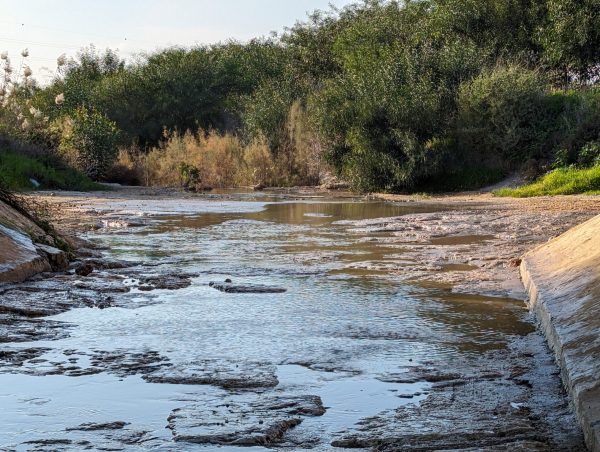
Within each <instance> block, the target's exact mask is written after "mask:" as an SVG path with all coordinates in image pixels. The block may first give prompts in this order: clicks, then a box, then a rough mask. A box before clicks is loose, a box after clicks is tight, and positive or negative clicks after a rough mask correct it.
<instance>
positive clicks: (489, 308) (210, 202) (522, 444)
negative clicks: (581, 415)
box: [0, 191, 593, 451]
mask: <svg viewBox="0 0 600 452" xmlns="http://www.w3.org/2000/svg"><path fill="white" fill-rule="evenodd" d="M170 196H171V195H168V196H166V195H161V196H158V197H156V196H153V195H152V194H147V193H146V194H141V195H140V196H137V195H136V194H135V191H126V192H116V193H107V194H103V195H101V196H99V197H97V198H96V197H89V196H83V195H78V194H72V195H68V196H65V197H63V196H62V195H59V196H53V197H49V201H50V202H51V203H52V205H54V206H56V208H57V209H59V211H60V221H61V225H62V227H65V228H68V229H70V230H76V231H80V233H85V234H86V238H89V239H91V240H93V241H94V243H95V244H96V246H97V249H96V250H94V252H93V253H91V254H93V255H88V256H82V257H81V259H80V261H79V262H77V263H73V264H71V266H70V268H69V269H68V270H67V271H65V272H63V273H60V274H55V275H52V276H51V275H49V274H48V275H41V276H39V277H38V278H34V279H31V280H28V281H27V282H25V283H21V284H13V285H8V286H3V287H2V292H1V294H0V300H1V301H2V303H1V304H2V306H5V308H4V310H5V311H6V315H7V317H6V319H4V320H6V321H2V322H0V337H2V339H0V340H1V341H3V342H4V343H3V344H2V347H0V383H1V384H2V385H3V387H13V388H15V389H14V390H13V392H14V393H15V395H11V394H8V393H7V394H4V393H1V392H0V397H2V398H3V400H5V401H6V403H5V404H4V405H5V410H4V411H5V412H6V416H5V417H2V414H0V421H1V422H4V425H5V426H4V427H0V438H2V439H3V440H4V442H2V443H0V446H5V447H8V446H10V447H17V446H19V445H22V444H24V443H25V442H35V447H37V448H39V449H40V450H51V449H52V448H53V447H54V448H56V447H58V446H57V445H60V447H62V448H64V449H66V450H77V449H78V448H81V447H83V446H85V447H88V448H91V449H94V448H96V449H99V448H113V449H127V447H130V446H131V445H136V446H138V447H146V448H152V447H155V448H182V449H185V450H203V449H202V448H203V447H209V448H210V447H214V445H227V446H240V445H244V446H251V445H252V446H255V447H259V449H257V450H267V449H265V448H264V447H267V448H270V449H271V450H272V449H279V448H283V447H288V448H292V449H310V448H313V449H314V450H339V449H341V448H360V449H363V450H436V449H437V450H444V449H458V450H477V449H479V450H481V449H486V450H506V449H511V450H515V449H524V450H531V449H535V450H548V451H550V450H583V448H584V446H583V437H582V434H581V430H580V429H579V427H578V425H577V422H576V419H575V417H574V415H573V411H572V409H571V407H570V406H569V403H568V398H567V397H566V394H565V393H564V391H563V390H562V386H561V381H560V378H559V374H558V369H557V367H556V366H555V364H554V361H553V356H552V354H551V352H550V351H549V350H548V349H547V347H546V345H545V341H544V338H543V337H542V336H541V335H540V334H538V333H537V332H536V330H535V323H534V319H533V318H532V317H531V316H530V315H529V313H528V312H527V310H526V309H524V304H523V301H524V300H525V297H526V294H525V293H524V291H523V288H522V286H520V285H519V279H518V277H519V275H518V265H519V263H520V262H519V261H518V260H519V256H521V255H522V253H523V252H524V251H525V250H527V249H529V248H531V247H532V246H535V245H536V244H539V243H542V242H544V241H546V240H548V238H550V237H552V236H554V235H557V234H560V233H562V232H563V231H564V230H566V229H568V228H569V227H570V226H571V225H575V224H577V223H579V222H581V221H584V220H586V219H587V218H589V216H590V215H592V214H593V212H592V210H593V209H590V208H589V206H588V208H586V209H583V208H579V207H577V206H573V207H572V208H567V206H566V205H565V206H563V207H560V208H558V207H553V208H548V209H543V205H540V206H538V208H535V209H530V208H521V207H519V204H508V203H507V204H504V203H500V204H494V203H493V202H488V201H487V200H483V201H482V202H479V201H478V200H477V199H474V200H471V201H469V202H465V203H463V202H457V203H455V204H454V205H452V203H446V202H445V200H435V199H429V200H426V201H424V202H419V203H416V202H402V203H397V204H393V203H392V204H386V203H378V202H369V201H365V200H364V199H358V198H340V199H335V198H328V197H323V196H324V195H323V194H320V193H308V192H307V193H301V194H283V195H282V194H281V193H264V194H246V195H239V196H237V197H236V196H235V195H230V194H224V195H211V197H209V198H204V197H189V198H185V199H184V200H183V201H182V200H180V199H177V198H172V197H170ZM229 279H230V280H231V281H232V283H225V284H233V286H235V287H238V284H239V285H240V286H239V287H242V288H248V287H250V288H253V289H255V288H257V287H258V288H265V287H267V288H280V290H271V291H262V290H260V291H258V292H260V293H256V292H257V291H252V290H250V291H248V290H244V291H241V292H242V293H236V291H223V292H221V291H219V290H215V288H214V287H211V286H210V283H211V282H215V281H219V282H220V281H228V280H229ZM213 286H214V284H213ZM227 287H229V286H227ZM283 289H285V290H283ZM47 294H52V297H51V298H50V297H48V296H47ZM30 384H31V385H32V388H30V389H27V388H29V386H28V385H30ZM11 385H12V386H11ZM90 387H92V388H95V390H94V391H96V392H94V393H93V394H90V393H88V392H86V391H85V388H90ZM19 388H24V389H23V390H24V391H26V392H25V393H24V394H20V395H19V394H17V392H16V391H18V390H19ZM82 388H84V389H82ZM61 391H64V392H61ZM55 393H58V394H64V397H65V400H66V402H61V401H60V400H55V399H52V396H51V394H55ZM25 396H26V397H25ZM19 397H20V398H19ZM22 399H32V400H33V399H34V400H36V402H35V403H38V402H37V401H39V403H40V405H35V408H32V407H31V406H29V405H27V406H24V405H23V403H25V402H23V401H22ZM80 400H84V401H86V400H87V403H88V404H89V403H92V404H93V406H94V407H95V410H94V413H89V412H87V411H85V409H82V410H81V412H79V411H74V412H73V414H69V415H68V416H65V415H64V414H63V412H64V411H65V409H64V407H63V406H62V405H61V403H68V404H70V405H68V406H74V407H76V406H78V404H79V403H82V402H79V401H80ZM102 400H106V405H107V406H104V404H103V402H102ZM53 406H56V408H55V409H53ZM122 406H126V407H129V408H128V409H117V408H118V407H122ZM133 407H140V408H139V409H137V410H136V409H134V408H133ZM32 410H35V412H36V413H37V415H38V417H37V424H36V425H35V426H33V427H35V431H37V432H38V433H37V434H36V435H35V437H33V438H32V437H31V434H28V433H25V432H21V429H27V428H33V427H32V425H31V424H28V422H31V421H30V420H28V419H27V418H21V417H19V416H20V415H19V413H24V412H25V413H30V412H32ZM82 413H85V415H82ZM48 419H52V422H53V423H52V424H51V425H48V423H49V421H48ZM165 427H167V428H165ZM2 429H4V430H2ZM26 435H28V437H27V438H25V436H26ZM196 447H197V449H196ZM261 447H262V448H261ZM44 448H46V449H44Z"/></svg>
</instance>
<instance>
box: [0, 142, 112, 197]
mask: <svg viewBox="0 0 600 452" xmlns="http://www.w3.org/2000/svg"><path fill="white" fill-rule="evenodd" d="M30 179H35V180H36V181H37V182H38V183H40V188H41V189H62V190H82V191H87V190H96V189H99V188H100V186H99V185H97V184H94V183H93V182H92V181H91V180H90V179H88V178H87V177H86V176H84V175H83V174H81V173H80V172H78V171H76V170H74V169H73V168H69V167H68V166H65V165H63V164H61V162H59V161H57V160H56V159H52V158H50V157H42V156H37V157H33V156H27V155H24V154H21V153H16V152H9V151H0V185H1V186H3V187H4V188H5V189H10V190H19V191H27V190H32V189H33V188H34V186H33V184H32V183H31V180H30Z"/></svg>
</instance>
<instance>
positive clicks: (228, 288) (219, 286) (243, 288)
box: [209, 279, 287, 293]
mask: <svg viewBox="0 0 600 452" xmlns="http://www.w3.org/2000/svg"><path fill="white" fill-rule="evenodd" d="M209 286H210V287H212V288H213V289H216V290H218V291H220V292H225V293H284V292H287V289H285V288H283V287H274V286H265V285H262V284H234V283H233V282H231V280H230V279H227V280H225V282H223V283H218V282H214V281H211V282H210V283H209Z"/></svg>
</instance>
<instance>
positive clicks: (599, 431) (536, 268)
mask: <svg viewBox="0 0 600 452" xmlns="http://www.w3.org/2000/svg"><path fill="white" fill-rule="evenodd" d="M521 276H522V279H523V283H524V284H525V287H526V289H527V291H528V293H529V297H530V299H529V307H530V309H531V310H532V311H533V312H534V313H535V314H536V316H537V318H538V320H539V322H540V324H541V328H542V330H543V331H544V333H545V334H546V337H547V339H548V343H549V344H550V347H551V348H552V350H553V351H554V353H555V354H556V359H557V361H558V364H559V366H560V368H561V374H562V378H563V382H564V384H565V387H566V389H567V391H568V392H569V394H570V396H571V398H572V401H573V404H574V408H575V411H576V414H577V417H578V418H579V420H580V422H581V425H582V427H583V431H584V435H585V438H586V443H587V446H588V447H589V449H590V450H592V451H594V452H600V216H598V217H595V218H592V219H591V220H589V221H587V222H585V223H583V224H581V225H579V226H576V227H575V228H573V229H571V230H569V231H568V232H566V233H565V234H563V235H561V236H560V237H558V238H556V239H553V240H551V241H549V242H548V243H546V244H544V245H541V246H539V247H537V248H535V249H534V250H532V251H530V252H529V253H527V254H526V255H525V256H524V257H523V261H522V264H521Z"/></svg>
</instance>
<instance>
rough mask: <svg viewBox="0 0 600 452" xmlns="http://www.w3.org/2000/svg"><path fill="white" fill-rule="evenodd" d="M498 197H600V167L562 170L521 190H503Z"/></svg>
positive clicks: (499, 191) (547, 175)
mask: <svg viewBox="0 0 600 452" xmlns="http://www.w3.org/2000/svg"><path fill="white" fill-rule="evenodd" d="M494 194H495V195H496V196H503V197H513V198H530V197H533V196H554V195H575V194H586V195H600V165H597V166H594V167H592V168H585V169H579V168H574V167H569V168H560V169H557V170H554V171H552V172H550V173H548V174H546V175H545V176H543V177H541V178H540V179H538V180H537V181H535V182H534V183H532V184H529V185H524V186H523V187H519V188H503V189H501V190H497V191H495V192H494Z"/></svg>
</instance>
